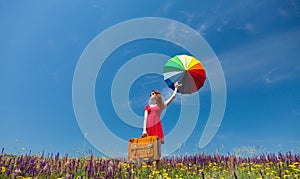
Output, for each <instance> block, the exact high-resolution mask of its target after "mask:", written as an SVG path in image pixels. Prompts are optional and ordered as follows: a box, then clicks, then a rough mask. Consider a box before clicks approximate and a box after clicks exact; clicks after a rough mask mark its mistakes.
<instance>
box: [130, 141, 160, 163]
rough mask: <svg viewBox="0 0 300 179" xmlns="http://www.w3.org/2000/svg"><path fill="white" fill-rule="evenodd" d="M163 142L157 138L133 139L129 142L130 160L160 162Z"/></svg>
mask: <svg viewBox="0 0 300 179" xmlns="http://www.w3.org/2000/svg"><path fill="white" fill-rule="evenodd" d="M160 157H161V141H160V139H159V137H157V136H148V137H144V138H131V139H129V141H128V158H129V160H159V159H160Z"/></svg>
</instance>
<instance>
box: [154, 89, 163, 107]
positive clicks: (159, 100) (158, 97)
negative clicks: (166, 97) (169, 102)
mask: <svg viewBox="0 0 300 179" xmlns="http://www.w3.org/2000/svg"><path fill="white" fill-rule="evenodd" d="M152 92H154V93H155V100H156V103H157V105H158V106H159V107H160V109H163V108H164V103H163V101H162V95H161V93H160V92H159V91H157V90H152Z"/></svg>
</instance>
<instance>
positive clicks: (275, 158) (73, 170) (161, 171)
mask: <svg viewBox="0 0 300 179" xmlns="http://www.w3.org/2000/svg"><path fill="white" fill-rule="evenodd" d="M299 162H300V154H297V155H295V154H291V153H290V152H289V153H285V154H282V153H278V154H276V155H275V154H266V155H265V154H262V155H260V156H256V157H251V158H246V157H238V156H234V155H225V156H224V155H219V154H215V155H208V154H204V153H202V154H196V155H192V156H188V155H184V156H177V157H167V158H163V159H161V160H160V161H147V160H146V161H143V162H136V163H134V162H129V161H127V159H108V158H97V157H95V156H94V155H90V156H88V157H82V158H72V157H68V155H65V156H60V154H59V153H57V154H56V155H53V154H48V155H47V156H44V154H41V155H29V154H26V155H20V156H13V155H8V154H5V153H4V152H3V150H2V153H1V154H0V178H1V179H2V178H17V179H33V178H39V179H40V178H53V179H60V178H72V179H73V178H75V179H77V178H200V179H204V178H208V179H210V178H214V179H215V178H217V179H218V178H219V179H221V178H224V179H227V178H234V179H235V178H251V179H252V178H254V179H257V178H262V179H267V178H270V179H276V178H278V179H279V178H288V179H290V178H299V176H300V163H299Z"/></svg>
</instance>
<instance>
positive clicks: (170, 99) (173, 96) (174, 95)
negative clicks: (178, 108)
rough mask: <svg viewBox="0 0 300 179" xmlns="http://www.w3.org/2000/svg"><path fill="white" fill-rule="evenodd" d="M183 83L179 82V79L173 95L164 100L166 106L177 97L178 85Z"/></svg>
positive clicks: (175, 84)
mask: <svg viewBox="0 0 300 179" xmlns="http://www.w3.org/2000/svg"><path fill="white" fill-rule="evenodd" d="M181 85H182V84H178V81H177V82H175V83H174V87H175V90H174V91H173V94H172V96H171V97H170V98H169V99H168V100H167V101H165V102H164V107H167V106H168V105H169V104H170V103H171V102H172V101H173V99H175V97H176V93H177V90H178V87H179V86H181Z"/></svg>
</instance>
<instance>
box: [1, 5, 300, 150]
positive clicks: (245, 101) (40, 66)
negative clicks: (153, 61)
mask: <svg viewBox="0 0 300 179" xmlns="http://www.w3.org/2000/svg"><path fill="white" fill-rule="evenodd" d="M142 17H162V18H167V19H172V20H175V21H178V22H181V23H183V24H185V25H187V26H189V27H191V28H192V29H194V30H195V31H197V32H198V33H199V34H201V35H202V37H203V38H204V39H205V40H206V41H207V43H208V44H209V45H210V47H211V48H212V49H213V50H214V52H215V54H216V56H217V57H218V60H219V62H220V64H221V66H222V69H223V72H224V77H225V80H226V89H227V101H226V109H225V113H224V117H223V120H222V123H221V126H220V128H219V130H218V132H217V134H216V136H215V137H214V138H213V140H212V141H211V142H210V143H209V145H207V146H206V147H205V148H204V149H199V148H198V142H199V139H200V136H201V134H202V132H203V129H204V126H205V124H206V121H207V118H208V115H209V112H210V105H211V92H210V85H209V81H207V82H206V84H205V86H204V87H203V88H202V89H200V91H199V96H200V101H201V109H200V115H199V118H198V121H197V124H196V125H195V129H194V130H193V131H192V134H191V136H190V137H189V139H188V140H187V141H186V142H185V144H184V145H183V146H182V147H180V148H179V149H178V150H177V151H176V153H191V154H192V153H195V152H197V151H203V150H204V151H207V152H212V151H216V150H217V149H221V152H224V153H228V152H232V151H234V149H236V148H242V147H244V146H246V147H256V148H259V149H260V150H263V151H266V152H278V151H280V150H281V151H288V150H294V151H298V152H300V138H299V136H300V132H299V126H300V92H299V91H300V61H299V59H300V3H299V2H298V1H294V0H289V1H258V0H254V1H250V0H247V1H242V2H241V1H223V0H214V1H209V2H204V1H203V2H202V1H196V0H193V1H188V2H183V1H158V0H157V1H151V2H149V1H144V0H134V1H130V2H123V1H120V2H117V1H96V0H88V1H80V0H76V1H67V0H66V1H57V0H49V1H26V2H25V1H14V0H12V1H5V0H0V27H1V28H0V39H1V40H0V81H1V88H0V99H1V100H0V122H1V127H0V147H1V148H2V147H4V148H5V151H6V152H7V153H22V152H29V150H32V152H34V153H36V152H40V151H43V150H44V151H46V152H53V153H56V152H60V153H69V154H71V155H76V154H78V151H82V150H83V148H86V149H90V150H92V151H93V152H94V153H99V151H97V149H96V148H94V147H93V145H91V144H89V142H88V141H87V140H86V139H85V134H84V133H83V132H82V131H81V130H80V128H79V125H78V123H77V120H76V117H75V114H74V109H73V101H72V84H73V75H74V73H75V69H76V65H77V63H78V60H79V58H80V56H81V54H82V53H83V51H84V49H85V48H86V47H87V46H88V44H89V43H90V42H91V41H92V40H93V39H94V38H95V37H96V36H97V35H98V34H100V33H101V32H103V31H104V30H106V29H108V28H109V27H111V26H113V25H115V24H118V23H121V22H124V21H126V20H130V19H135V18H142ZM116 38H117V37H116ZM112 40H114V39H112ZM144 53H159V54H164V55H166V56H174V55H176V54H182V53H187V51H186V50H185V49H182V48H181V47H179V46H176V45H174V44H172V43H169V42H166V41H160V40H154V39H143V40H137V41H133V42H130V43H128V44H125V45H123V46H121V47H120V48H118V49H117V50H116V51H115V52H113V53H112V54H111V55H110V56H109V58H108V59H107V60H106V61H105V63H103V65H102V69H101V71H100V72H99V74H98V76H97V81H96V85H95V98H96V102H97V109H98V111H99V113H100V114H101V116H102V118H103V121H104V122H105V124H106V125H107V127H108V128H109V129H110V130H111V131H112V132H113V133H114V134H115V135H117V136H119V137H121V138H122V139H124V140H127V139H128V138H130V137H138V136H140V134H141V129H139V128H135V127H131V126H128V125H125V124H124V123H122V122H120V118H119V117H118V115H117V114H116V112H115V110H114V108H113V106H112V101H111V98H110V96H111V94H110V93H111V85H112V80H113V78H114V76H115V74H116V73H117V72H118V71H119V70H120V68H121V67H122V65H123V64H125V63H126V62H128V61H129V60H130V59H132V58H134V57H135V56H138V55H141V54H144ZM141 63H142V62H141ZM120 87H122V86H120ZM151 89H159V90H161V91H163V94H164V95H165V97H166V98H167V97H168V95H170V91H168V90H167V88H166V87H165V84H164V82H163V79H162V76H161V75H158V74H147V75H144V76H141V77H140V78H138V79H137V80H136V81H134V83H133V84H132V86H131V88H130V91H129V96H128V98H129V103H130V106H131V107H132V110H133V111H134V112H135V113H136V114H137V115H140V116H142V114H143V108H144V105H146V104H147V102H148V98H149V93H150V91H151ZM180 98H181V97H180V95H178V96H177V98H176V99H175V101H174V103H172V104H171V105H170V106H169V107H168V109H167V111H166V113H165V118H164V119H163V126H164V130H165V133H166V134H167V133H168V132H170V131H171V130H172V129H173V128H174V126H175V125H176V120H177V118H178V115H179V110H180V100H181V99H180ZM124 112H126V111H124ZM171 119H174V120H171ZM187 122H188V121H187ZM141 124H142V123H141ZM166 142H167V141H166ZM22 149H23V150H22ZM107 150H110V149H107Z"/></svg>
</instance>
